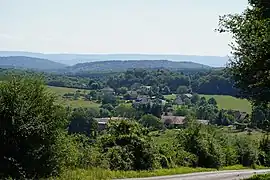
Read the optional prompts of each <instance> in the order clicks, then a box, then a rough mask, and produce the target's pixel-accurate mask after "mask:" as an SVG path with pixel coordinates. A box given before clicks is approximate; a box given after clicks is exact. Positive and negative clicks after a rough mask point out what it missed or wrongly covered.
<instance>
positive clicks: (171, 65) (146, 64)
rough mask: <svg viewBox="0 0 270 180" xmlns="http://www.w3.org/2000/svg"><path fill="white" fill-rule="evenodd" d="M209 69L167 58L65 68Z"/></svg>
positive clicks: (77, 65)
mask: <svg viewBox="0 0 270 180" xmlns="http://www.w3.org/2000/svg"><path fill="white" fill-rule="evenodd" d="M134 68H140V69H159V68H165V69H171V70H182V69H210V68H211V67H210V66H206V65H202V64H198V63H193V62H174V61H168V60H126V61H121V60H116V61H98V62H89V63H79V64H76V65H74V66H69V67H67V68H66V71H68V72H75V73H76V72H83V71H92V72H93V71H94V72H100V71H113V72H115V71H126V70H128V69H134Z"/></svg>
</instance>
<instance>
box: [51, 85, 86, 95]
mask: <svg viewBox="0 0 270 180" xmlns="http://www.w3.org/2000/svg"><path fill="white" fill-rule="evenodd" d="M48 88H49V89H50V90H52V92H54V93H55V94H56V95H60V96H63V95H64V94H65V93H75V92H76V91H77V90H79V89H75V88H66V87H55V86H48ZM80 90H81V89H80ZM81 91H82V92H83V91H85V92H89V91H88V90H81Z"/></svg>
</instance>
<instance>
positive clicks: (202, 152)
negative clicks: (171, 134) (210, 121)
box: [179, 123, 225, 168]
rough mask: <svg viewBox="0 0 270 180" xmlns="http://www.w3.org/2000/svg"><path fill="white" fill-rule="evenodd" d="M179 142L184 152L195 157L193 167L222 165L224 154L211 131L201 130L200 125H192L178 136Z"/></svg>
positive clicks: (217, 166) (216, 166)
mask: <svg viewBox="0 0 270 180" xmlns="http://www.w3.org/2000/svg"><path fill="white" fill-rule="evenodd" d="M179 141H180V142H179V143H180V146H182V147H183V148H184V150H185V151H187V152H189V153H191V154H194V155H196V156H197V158H198V160H197V162H193V163H194V164H193V165H196V166H199V167H208V168H219V167H221V166H223V165H224V161H225V158H224V157H225V154H224V152H223V151H222V146H221V144H220V143H218V140H217V138H216V137H215V134H214V133H213V129H209V130H208V129H202V128H201V126H200V125H198V124H196V123H192V124H190V126H189V127H188V128H187V129H185V130H184V131H183V132H181V133H180V134H179Z"/></svg>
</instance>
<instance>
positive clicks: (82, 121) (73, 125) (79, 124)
mask: <svg viewBox="0 0 270 180" xmlns="http://www.w3.org/2000/svg"><path fill="white" fill-rule="evenodd" d="M97 126H98V124H97V122H96V121H95V120H94V119H93V114H92V112H91V111H89V110H88V109H85V108H77V109H74V111H73V112H72V114H71V117H70V124H69V128H68V132H69V133H70V134H73V133H79V134H85V135H87V136H89V137H90V138H95V137H96V135H97Z"/></svg>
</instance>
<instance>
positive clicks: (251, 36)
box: [219, 0, 270, 103]
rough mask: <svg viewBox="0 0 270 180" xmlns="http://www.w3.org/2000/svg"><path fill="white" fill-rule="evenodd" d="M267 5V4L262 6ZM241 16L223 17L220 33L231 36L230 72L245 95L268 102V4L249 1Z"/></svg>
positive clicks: (269, 29) (269, 65) (258, 100)
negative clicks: (231, 56)
mask: <svg viewBox="0 0 270 180" xmlns="http://www.w3.org/2000/svg"><path fill="white" fill-rule="evenodd" d="M262 2H264V3H262ZM249 4H250V5H251V6H252V7H247V8H246V9H245V11H244V12H243V13H241V14H229V15H225V16H222V17H220V22H219V32H228V33H230V34H232V36H233V40H234V42H235V43H232V44H231V47H232V50H233V59H232V60H231V62H230V64H229V71H230V73H231V75H232V77H233V79H234V81H235V85H236V86H237V87H238V88H239V89H240V91H241V93H242V94H243V96H246V97H248V98H249V99H251V100H252V101H254V102H264V103H268V102H269V101H270V97H269V75H270V74H269V67H270V64H269V60H268V59H269V53H270V51H269V49H270V48H269V45H270V38H269V37H270V19H269V13H270V9H269V3H268V2H267V1H257V0H252V1H249Z"/></svg>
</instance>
